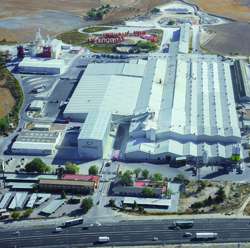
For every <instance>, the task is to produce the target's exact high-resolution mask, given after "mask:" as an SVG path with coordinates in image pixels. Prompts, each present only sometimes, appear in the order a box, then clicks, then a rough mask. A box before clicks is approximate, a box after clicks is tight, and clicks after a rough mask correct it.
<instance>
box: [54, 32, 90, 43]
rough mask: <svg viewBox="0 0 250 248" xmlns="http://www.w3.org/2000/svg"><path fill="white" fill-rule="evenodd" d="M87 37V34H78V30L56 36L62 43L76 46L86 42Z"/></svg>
mask: <svg viewBox="0 0 250 248" xmlns="http://www.w3.org/2000/svg"><path fill="white" fill-rule="evenodd" d="M88 37H89V36H88V34H83V33H79V32H78V30H72V31H69V32H65V33H62V34H59V35H58V36H57V38H58V39H60V40H62V41H63V42H65V43H67V44H72V45H76V46H83V45H84V44H85V43H86V42H87V41H88Z"/></svg>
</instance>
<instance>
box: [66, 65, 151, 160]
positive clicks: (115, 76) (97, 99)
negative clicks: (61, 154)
mask: <svg viewBox="0 0 250 248" xmlns="http://www.w3.org/2000/svg"><path fill="white" fill-rule="evenodd" d="M146 64H147V63H146V61H138V63H119V64H118V63H107V64H90V65H88V67H87V69H86V71H85V73H84V75H83V77H82V78H81V80H80V82H79V84H78V86H77V87H76V90H75V92H74V94H73V96H72V97H71V99H70V102H69V104H68V105H67V107H66V109H65V111H64V116H65V117H66V118H70V119H71V120H76V121H82V122H83V121H84V124H83V127H82V130H81V133H80V135H79V137H78V150H79V154H80V156H81V157H84V158H91V159H95V158H100V157H102V154H103V151H104V147H105V143H106V141H107V138H108V135H109V132H110V125H111V119H112V117H113V119H118V118H122V117H130V116H132V115H133V113H134V109H135V107H136V105H137V99H138V95H139V93H140V91H141V87H142V85H144V83H143V76H144V71H145V69H146V67H148V66H147V65H146ZM147 69H148V68H147Z"/></svg>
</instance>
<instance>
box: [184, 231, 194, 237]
mask: <svg viewBox="0 0 250 248" xmlns="http://www.w3.org/2000/svg"><path fill="white" fill-rule="evenodd" d="M183 236H184V237H187V238H188V237H192V233H190V232H185V233H184V234H183Z"/></svg>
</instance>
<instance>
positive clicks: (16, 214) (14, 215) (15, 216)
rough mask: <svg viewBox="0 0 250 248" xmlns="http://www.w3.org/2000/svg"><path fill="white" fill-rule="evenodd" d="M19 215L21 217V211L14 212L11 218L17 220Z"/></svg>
mask: <svg viewBox="0 0 250 248" xmlns="http://www.w3.org/2000/svg"><path fill="white" fill-rule="evenodd" d="M19 217H20V212H17V211H14V212H12V214H11V218H12V219H13V220H17V219H19Z"/></svg>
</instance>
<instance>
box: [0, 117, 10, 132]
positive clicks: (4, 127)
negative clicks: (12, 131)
mask: <svg viewBox="0 0 250 248" xmlns="http://www.w3.org/2000/svg"><path fill="white" fill-rule="evenodd" d="M8 128H9V121H8V118H7V117H3V118H1V119H0V133H2V134H3V133H5V132H6V131H8Z"/></svg>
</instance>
